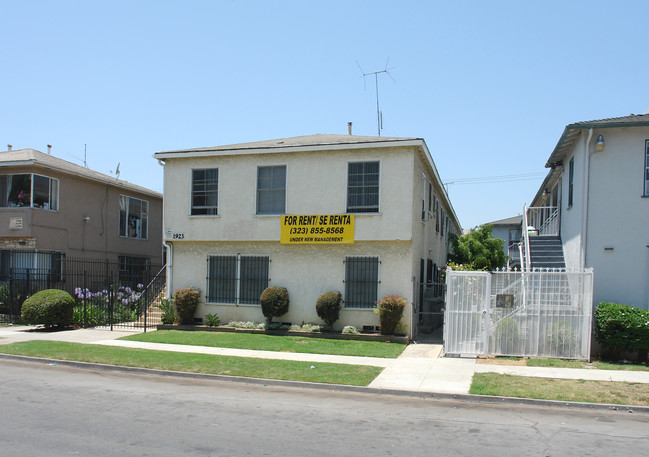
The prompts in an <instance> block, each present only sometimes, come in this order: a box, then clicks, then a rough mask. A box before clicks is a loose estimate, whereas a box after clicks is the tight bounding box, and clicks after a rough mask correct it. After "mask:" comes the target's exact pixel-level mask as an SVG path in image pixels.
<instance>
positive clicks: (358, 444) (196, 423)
mask: <svg viewBox="0 0 649 457" xmlns="http://www.w3.org/2000/svg"><path fill="white" fill-rule="evenodd" d="M0 392H1V398H2V407H1V408H0V455H2V456H21V457H27V456H39V457H44V456H72V455H82V456H193V455H201V456H202V455H205V456H282V457H289V456H366V455H367V456H408V457H414V456H427V457H429V456H446V455H453V456H481V457H484V456H516V457H520V456H607V457H610V456H616V457H620V456H633V457H636V456H638V455H645V454H646V452H647V449H649V436H648V433H647V431H648V430H649V415H648V414H644V413H628V412H624V411H584V410H577V411H576V410H568V409H562V408H537V407H530V406H521V405H515V406H514V405H509V406H503V405H498V406H492V405H484V404H478V403H469V402H452V401H439V400H432V399H423V398H414V397H406V396H390V395H377V394H359V393H350V392H335V391H317V390H311V389H301V388H295V389H293V388H280V387H272V386H263V385H251V384H245V383H231V382H223V381H211V380H192V379H179V378H170V377H165V376H158V375H136V374H123V373H115V372H103V371H101V370H89V369H77V368H68V367H62V366H53V365H46V364H35V363H31V362H14V361H0Z"/></svg>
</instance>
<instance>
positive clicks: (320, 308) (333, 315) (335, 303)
mask: <svg viewBox="0 0 649 457" xmlns="http://www.w3.org/2000/svg"><path fill="white" fill-rule="evenodd" d="M342 301H343V299H342V295H341V293H340V292H325V293H323V294H322V295H320V296H319V297H318V300H317V301H316V303H315V311H316V313H318V317H319V318H320V319H322V320H323V321H324V322H325V324H326V325H327V327H329V328H330V329H332V328H333V326H334V322H336V321H337V320H338V318H339V317H340V308H341V303H342Z"/></svg>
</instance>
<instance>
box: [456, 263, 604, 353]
mask: <svg viewBox="0 0 649 457" xmlns="http://www.w3.org/2000/svg"><path fill="white" fill-rule="evenodd" d="M446 283H447V293H446V307H445V308H446V314H445V324H444V351H445V353H447V354H467V355H468V354H472V355H512V356H533V357H559V358H573V359H588V358H589V356H590V335H591V321H592V310H593V308H592V306H593V303H592V301H593V300H592V297H593V271H592V269H589V270H586V271H566V270H565V269H561V270H550V269H546V270H543V271H532V272H528V273H522V272H514V271H496V272H492V273H488V272H482V271H448V272H447V276H446Z"/></svg>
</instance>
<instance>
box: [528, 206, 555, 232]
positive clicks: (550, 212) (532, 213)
mask: <svg viewBox="0 0 649 457" xmlns="http://www.w3.org/2000/svg"><path fill="white" fill-rule="evenodd" d="M527 224H528V230H532V229H531V228H529V227H533V228H534V231H535V232H536V233H535V234H538V235H553V236H557V235H559V208H558V207H556V206H534V207H530V208H527ZM523 229H525V227H523Z"/></svg>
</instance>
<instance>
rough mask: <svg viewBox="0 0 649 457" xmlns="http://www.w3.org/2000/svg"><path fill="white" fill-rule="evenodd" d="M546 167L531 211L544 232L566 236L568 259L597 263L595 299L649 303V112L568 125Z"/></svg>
mask: <svg viewBox="0 0 649 457" xmlns="http://www.w3.org/2000/svg"><path fill="white" fill-rule="evenodd" d="M546 167H547V168H549V169H550V171H549V172H548V175H547V177H546V178H545V180H544V181H543V183H542V184H541V187H540V188H539V190H538V192H537V194H536V196H535V197H534V199H533V200H532V204H531V207H530V208H529V209H528V211H527V220H528V225H530V226H532V228H533V229H534V230H535V232H538V235H539V236H538V237H536V238H542V237H545V236H557V237H559V238H560V244H561V248H562V254H563V256H564V258H565V265H566V267H568V268H571V269H575V268H576V269H582V268H593V269H594V286H593V302H594V303H593V305H594V306H597V305H598V304H599V303H600V302H602V301H606V302H614V303H621V304H627V305H633V306H639V307H642V308H646V307H647V306H648V304H649V274H648V273H649V232H647V226H648V225H649V114H644V115H629V116H624V117H618V118H610V119H599V120H593V121H586V122H577V123H574V124H570V125H567V126H566V127H565V129H564V130H563V133H562V135H561V137H560V138H559V141H558V143H557V145H556V147H555V148H554V150H553V151H552V153H551V154H550V157H549V158H548V160H547V163H546ZM532 263H534V253H533V252H532Z"/></svg>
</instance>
